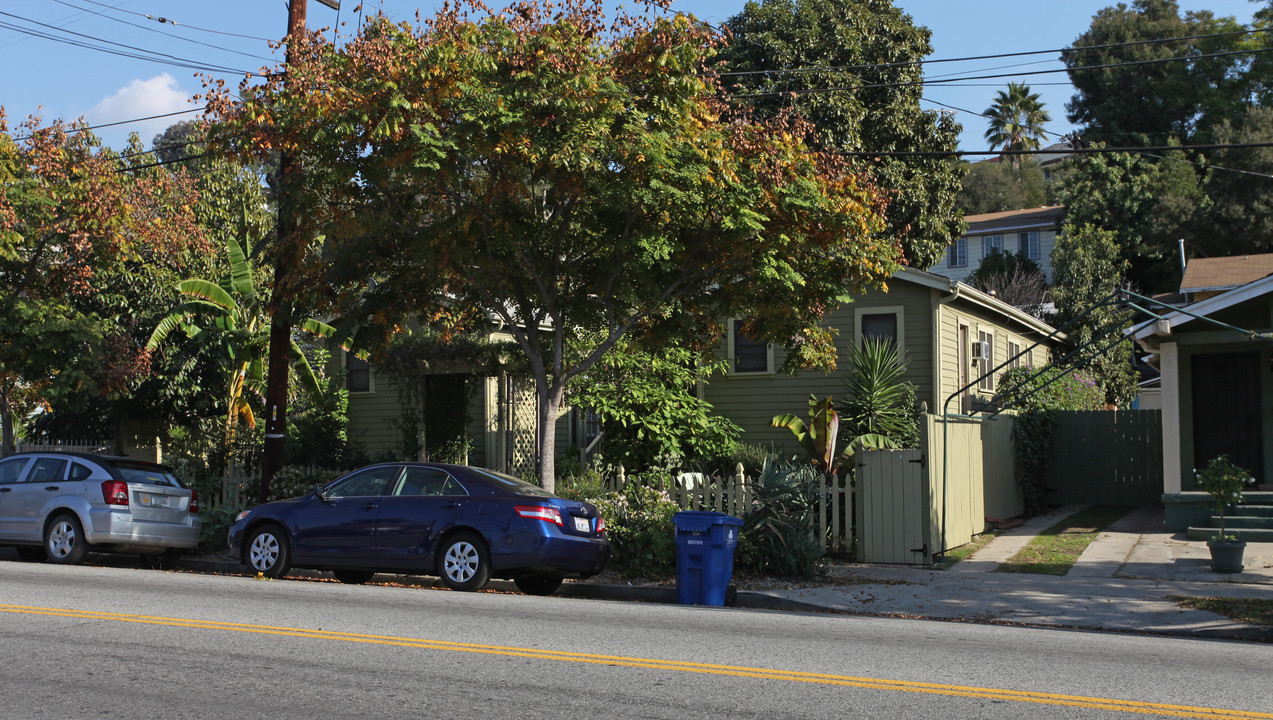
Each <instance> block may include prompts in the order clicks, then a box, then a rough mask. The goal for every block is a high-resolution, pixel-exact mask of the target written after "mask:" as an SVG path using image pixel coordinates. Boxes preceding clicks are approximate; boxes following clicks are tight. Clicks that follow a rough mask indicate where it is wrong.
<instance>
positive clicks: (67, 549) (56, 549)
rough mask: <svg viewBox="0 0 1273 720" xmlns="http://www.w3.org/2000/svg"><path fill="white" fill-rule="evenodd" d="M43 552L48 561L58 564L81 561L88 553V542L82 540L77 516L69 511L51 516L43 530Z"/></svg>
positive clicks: (82, 530) (81, 531) (82, 533)
mask: <svg viewBox="0 0 1273 720" xmlns="http://www.w3.org/2000/svg"><path fill="white" fill-rule="evenodd" d="M44 553H45V554H46V555H47V556H48V558H49V562H55V563H58V564H59V565H67V564H71V563H78V562H82V561H83V560H84V556H85V555H86V554H87V553H88V543H86V542H84V528H83V527H82V526H81V525H80V520H79V518H77V517H75V516H74V515H71V514H70V513H63V514H62V515H58V516H57V517H55V518H53V522H51V523H49V526H48V527H47V528H45V530H44Z"/></svg>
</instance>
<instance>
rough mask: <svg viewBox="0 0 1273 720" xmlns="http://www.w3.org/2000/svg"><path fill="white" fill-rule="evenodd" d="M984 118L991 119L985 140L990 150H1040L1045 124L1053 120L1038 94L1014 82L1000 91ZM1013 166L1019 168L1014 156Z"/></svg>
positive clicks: (984, 113)
mask: <svg viewBox="0 0 1273 720" xmlns="http://www.w3.org/2000/svg"><path fill="white" fill-rule="evenodd" d="M982 114H983V115H988V116H990V127H989V128H988V129H987V130H986V140H987V141H988V142H989V143H990V149H991V150H994V149H995V148H998V147H1002V148H1003V149H1004V150H1038V149H1039V141H1040V140H1042V139H1043V137H1044V133H1045V131H1044V129H1043V123H1046V122H1048V121H1049V120H1051V119H1052V116H1051V115H1049V114H1048V111H1047V110H1044V109H1043V101H1041V100H1040V99H1039V94H1038V93H1032V92H1030V86H1029V85H1026V84H1025V83H1012V82H1010V83H1008V89H1007V90H1006V91H1004V90H1000V91H999V94H998V95H996V96H995V101H994V104H993V105H991V106H990V107H988V108H986V110H985V112H983V113H982ZM1012 164H1013V166H1016V165H1018V164H1019V160H1018V156H1013V158H1012Z"/></svg>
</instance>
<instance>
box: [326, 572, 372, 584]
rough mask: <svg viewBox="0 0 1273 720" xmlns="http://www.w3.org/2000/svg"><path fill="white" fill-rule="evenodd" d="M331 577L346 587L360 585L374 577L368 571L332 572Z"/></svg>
mask: <svg viewBox="0 0 1273 720" xmlns="http://www.w3.org/2000/svg"><path fill="white" fill-rule="evenodd" d="M332 575H335V576H336V579H337V580H339V581H341V582H343V583H345V584H346V585H362V584H363V583H365V582H367V581H368V580H370V579H371V578H372V576H374V575H375V573H374V572H371V571H370V570H332Z"/></svg>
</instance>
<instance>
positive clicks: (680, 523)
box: [672, 510, 743, 532]
mask: <svg viewBox="0 0 1273 720" xmlns="http://www.w3.org/2000/svg"><path fill="white" fill-rule="evenodd" d="M672 522H673V523H674V524H675V525H676V529H677V530H679V531H681V532H707V531H708V530H711V529H712V526H713V525H737V526H740V527H741V526H742V524H743V521H742V518H736V517H734V516H733V515H726V514H725V513H723V512H714V511H709V510H682V511H681V512H678V513H676V514H675V515H673V516H672Z"/></svg>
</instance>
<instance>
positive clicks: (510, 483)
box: [469, 468, 556, 497]
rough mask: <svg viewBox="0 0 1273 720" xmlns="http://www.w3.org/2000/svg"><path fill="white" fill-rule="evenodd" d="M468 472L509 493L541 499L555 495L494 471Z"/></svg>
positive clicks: (479, 470) (474, 470)
mask: <svg viewBox="0 0 1273 720" xmlns="http://www.w3.org/2000/svg"><path fill="white" fill-rule="evenodd" d="M469 470H471V471H472V472H474V473H476V474H478V475H480V476H482V477H484V478H486V479H487V480H490V481H491V482H493V483H495V484H496V485H499V486H500V487H502V488H504V489H505V490H508V491H509V492H515V493H517V494H518V495H540V496H543V497H556V495H553V494H552V493H550V492H548V491H547V490H545V489H543V488H541V487H539V486H538V485H531V484H530V483H528V482H526V481H524V480H518V479H517V478H515V477H513V476H512V475H505V474H504V473H499V472H495V471H494V470H483V469H482V468H469Z"/></svg>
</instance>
